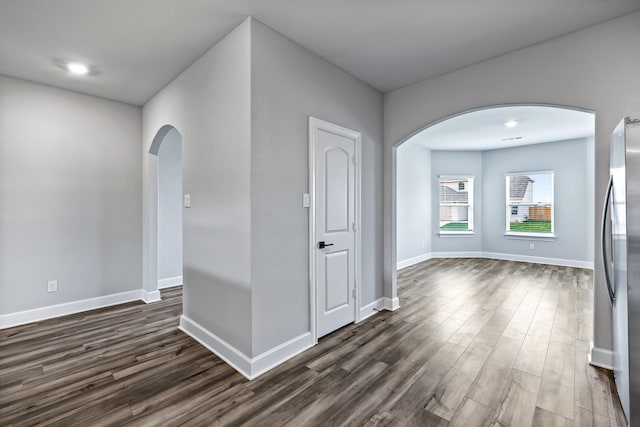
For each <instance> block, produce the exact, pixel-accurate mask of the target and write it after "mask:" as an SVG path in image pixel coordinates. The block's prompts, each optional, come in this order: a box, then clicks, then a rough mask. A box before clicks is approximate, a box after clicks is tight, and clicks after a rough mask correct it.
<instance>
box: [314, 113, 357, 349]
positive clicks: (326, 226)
mask: <svg viewBox="0 0 640 427" xmlns="http://www.w3.org/2000/svg"><path fill="white" fill-rule="evenodd" d="M310 126H311V145H312V147H311V148H312V149H313V156H312V158H313V165H312V168H313V172H312V173H313V175H312V185H314V188H313V194H314V198H313V200H314V205H313V210H314V212H313V214H314V215H313V217H315V227H314V231H315V232H312V233H311V234H312V236H313V235H315V236H314V237H315V239H314V241H315V242H314V247H313V248H312V257H313V258H314V259H313V261H315V262H314V264H315V296H316V331H317V337H318V338H319V337H321V336H323V335H326V334H328V333H330V332H333V331H335V330H336V329H339V328H341V327H343V326H344V325H347V324H349V323H352V322H354V321H355V320H356V298H357V292H356V226H357V224H356V218H357V217H356V213H357V212H356V209H357V203H356V197H357V185H356V168H357V151H358V150H357V148H358V144H359V140H360V134H359V133H357V132H354V131H351V130H348V129H344V128H341V127H339V126H335V125H332V124H330V123H326V122H322V121H320V120H317V119H311V120H310Z"/></svg>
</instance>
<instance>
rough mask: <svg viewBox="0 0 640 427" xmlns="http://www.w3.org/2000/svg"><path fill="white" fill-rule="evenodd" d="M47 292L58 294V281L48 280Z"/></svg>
mask: <svg viewBox="0 0 640 427" xmlns="http://www.w3.org/2000/svg"><path fill="white" fill-rule="evenodd" d="M47 292H58V281H57V280H49V281H48V282H47Z"/></svg>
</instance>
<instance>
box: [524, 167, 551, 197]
mask: <svg viewBox="0 0 640 427" xmlns="http://www.w3.org/2000/svg"><path fill="white" fill-rule="evenodd" d="M527 176H528V177H529V178H531V179H532V180H533V202H534V203H544V204H550V203H551V202H552V201H553V200H552V194H551V180H552V176H553V175H551V174H550V173H545V174H530V175H527Z"/></svg>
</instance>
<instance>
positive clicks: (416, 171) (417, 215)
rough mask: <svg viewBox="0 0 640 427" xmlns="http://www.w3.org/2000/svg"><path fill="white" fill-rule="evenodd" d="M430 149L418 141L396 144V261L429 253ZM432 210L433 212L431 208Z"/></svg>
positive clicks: (430, 210) (430, 219)
mask: <svg viewBox="0 0 640 427" xmlns="http://www.w3.org/2000/svg"><path fill="white" fill-rule="evenodd" d="M431 158H432V151H431V150H429V149H427V148H424V147H422V146H420V145H418V144H404V145H402V146H400V147H398V151H397V153H396V159H397V162H398V163H397V165H398V167H397V171H398V176H397V184H396V185H397V189H398V196H397V203H398V204H397V221H398V228H397V230H398V237H397V247H398V250H397V254H398V255H397V261H398V262H399V263H402V262H403V261H404V262H407V261H410V260H418V259H421V258H422V257H424V256H427V255H429V254H430V253H431V234H432V233H431V230H432V229H433V227H432V224H431V222H432V215H431V212H432V207H431V199H432V197H431V195H432V194H437V193H432V191H433V190H432V178H431ZM433 212H437V210H436V211H433Z"/></svg>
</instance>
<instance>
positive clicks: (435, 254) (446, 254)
mask: <svg viewBox="0 0 640 427" xmlns="http://www.w3.org/2000/svg"><path fill="white" fill-rule="evenodd" d="M431 257H432V258H487V257H486V256H484V252H481V251H472V252H433V253H432V254H431Z"/></svg>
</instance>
